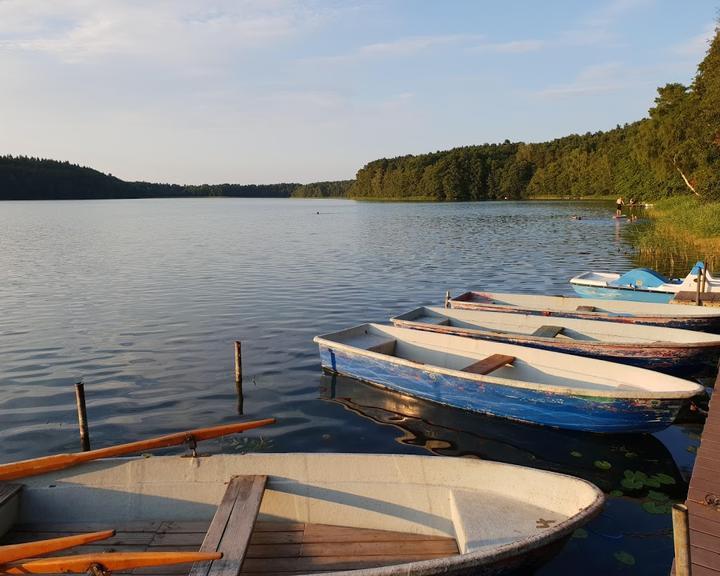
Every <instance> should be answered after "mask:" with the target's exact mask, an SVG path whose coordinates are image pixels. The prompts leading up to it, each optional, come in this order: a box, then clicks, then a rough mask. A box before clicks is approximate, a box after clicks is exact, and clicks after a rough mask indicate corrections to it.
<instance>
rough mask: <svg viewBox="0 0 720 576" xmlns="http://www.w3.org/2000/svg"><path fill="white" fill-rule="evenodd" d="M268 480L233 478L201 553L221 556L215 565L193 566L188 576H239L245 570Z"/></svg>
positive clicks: (205, 563)
mask: <svg viewBox="0 0 720 576" xmlns="http://www.w3.org/2000/svg"><path fill="white" fill-rule="evenodd" d="M266 484H267V476H234V477H233V478H231V479H230V482H229V483H228V487H227V489H226V490H225V494H224V496H223V499H222V501H221V502H220V506H218V509H217V511H216V512H215V516H214V517H213V519H212V522H211V523H210V527H209V528H208V530H207V532H206V534H205V538H204V539H203V543H202V546H200V551H201V552H222V553H223V557H222V558H221V559H220V560H215V561H213V562H210V563H208V562H201V563H197V564H194V565H193V567H192V569H191V570H190V574H189V576H237V575H238V574H240V570H241V569H242V564H243V560H244V559H245V554H246V552H247V548H248V544H249V542H250V536H251V534H252V532H253V527H254V525H255V519H256V518H257V515H258V512H259V511H260V503H261V502H262V498H263V494H264V492H265V485H266Z"/></svg>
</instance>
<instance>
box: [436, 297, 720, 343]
mask: <svg viewBox="0 0 720 576" xmlns="http://www.w3.org/2000/svg"><path fill="white" fill-rule="evenodd" d="M446 306H448V307H450V308H459V309H464V310H487V311H494V312H511V313H513V314H532V315H536V316H546V317H549V318H550V317H551V318H580V319H583V320H605V321H607V322H620V323H622V324H647V325H651V326H665V327H666V328H684V329H686V330H699V331H701V332H714V333H720V310H719V309H717V308H705V307H703V306H683V305H681V304H653V303H651V302H629V301H626V300H602V299H599V298H598V299H591V298H574V297H571V296H545V295H542V294H514V293H510V292H479V291H472V290H471V291H469V292H465V293H463V294H460V295H459V296H455V297H453V298H447V299H446Z"/></svg>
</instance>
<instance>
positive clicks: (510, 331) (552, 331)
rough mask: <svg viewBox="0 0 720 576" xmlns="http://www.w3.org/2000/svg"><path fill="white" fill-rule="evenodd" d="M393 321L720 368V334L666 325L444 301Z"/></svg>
mask: <svg viewBox="0 0 720 576" xmlns="http://www.w3.org/2000/svg"><path fill="white" fill-rule="evenodd" d="M390 321H391V322H392V323H393V324H394V325H395V326H398V327H400V328H413V329H415V330H426V331H428V332H438V333H441V334H455V335H456V336H465V337H467V338H478V339H481V340H492V341H494V342H504V343H505V344H517V345H520V346H531V347H533V348H541V349H543V350H553V351H555V352H563V353H565V354H575V355H577V356H587V357H589V358H598V359H600V360H608V361H610V362H621V363H622V364H630V365H632V366H639V367H640V368H648V369H649V370H660V371H662V372H667V373H669V374H675V375H677V376H682V377H689V376H699V375H704V374H709V373H711V372H712V373H713V374H714V372H715V370H717V365H718V360H720V335H716V334H708V333H707V332H698V331H696V330H681V329H679V328H665V327H664V326H645V325H641V324H619V323H617V322H603V321H602V320H580V319H577V318H559V317H558V318H545V317H544V316H540V315H532V314H510V313H507V312H487V311H484V310H459V309H455V308H440V307H421V308H417V309H415V310H411V311H410V312H406V313H405V314H400V315H398V316H394V317H392V318H390Z"/></svg>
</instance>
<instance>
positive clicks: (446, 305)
mask: <svg viewBox="0 0 720 576" xmlns="http://www.w3.org/2000/svg"><path fill="white" fill-rule="evenodd" d="M449 307H450V290H445V308H449Z"/></svg>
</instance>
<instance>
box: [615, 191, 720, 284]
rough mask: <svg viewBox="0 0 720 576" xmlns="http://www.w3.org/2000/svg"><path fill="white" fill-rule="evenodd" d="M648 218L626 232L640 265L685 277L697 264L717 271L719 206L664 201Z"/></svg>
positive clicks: (719, 265) (719, 257) (719, 258)
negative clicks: (697, 262) (691, 267)
mask: <svg viewBox="0 0 720 576" xmlns="http://www.w3.org/2000/svg"><path fill="white" fill-rule="evenodd" d="M647 216H648V217H649V218H648V220H647V221H646V222H643V223H641V224H638V225H635V226H633V227H629V228H628V232H627V234H628V239H629V240H630V241H631V242H632V244H633V245H634V246H635V248H636V249H637V256H638V258H637V259H638V261H639V263H640V264H642V265H645V266H649V267H652V268H659V269H661V270H663V271H665V272H666V273H668V274H671V275H675V274H681V275H685V274H687V271H688V269H689V268H688V266H691V265H692V264H693V263H694V262H695V261H697V260H703V261H705V263H706V264H707V266H708V267H709V268H710V269H711V270H713V269H714V270H717V269H718V268H720V202H702V201H700V200H699V199H697V198H693V197H687V196H683V197H676V198H667V199H664V200H659V201H657V202H656V203H655V204H654V205H653V206H652V207H651V208H648V210H647Z"/></svg>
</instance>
